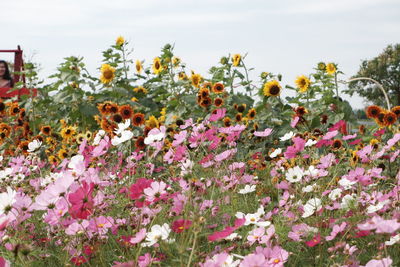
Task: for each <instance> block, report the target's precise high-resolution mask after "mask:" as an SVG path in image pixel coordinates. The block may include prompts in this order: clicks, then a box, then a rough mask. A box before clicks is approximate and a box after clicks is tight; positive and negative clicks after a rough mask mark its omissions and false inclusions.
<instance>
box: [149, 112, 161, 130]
mask: <svg viewBox="0 0 400 267" xmlns="http://www.w3.org/2000/svg"><path fill="white" fill-rule="evenodd" d="M146 126H147V127H150V128H158V127H159V126H160V123H159V122H158V120H157V118H156V117H155V116H153V115H151V116H150V117H149V119H148V120H147V121H146Z"/></svg>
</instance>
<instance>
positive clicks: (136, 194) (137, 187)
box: [129, 178, 153, 208]
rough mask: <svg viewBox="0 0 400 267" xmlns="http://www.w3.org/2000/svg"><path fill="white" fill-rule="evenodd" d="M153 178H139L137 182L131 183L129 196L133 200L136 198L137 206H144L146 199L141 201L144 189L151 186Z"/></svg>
mask: <svg viewBox="0 0 400 267" xmlns="http://www.w3.org/2000/svg"><path fill="white" fill-rule="evenodd" d="M152 182H153V180H150V179H145V178H139V179H138V180H137V181H136V183H135V184H133V185H131V187H130V188H129V192H130V195H129V197H130V198H131V199H132V200H135V206H136V207H138V208H141V207H143V205H144V203H145V202H144V201H141V197H142V196H143V192H144V189H146V188H148V187H150V185H151V183H152Z"/></svg>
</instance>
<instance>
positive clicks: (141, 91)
mask: <svg viewBox="0 0 400 267" xmlns="http://www.w3.org/2000/svg"><path fill="white" fill-rule="evenodd" d="M133 91H134V92H135V93H143V94H147V93H148V91H147V89H146V88H144V87H143V86H139V87H135V88H134V89H133Z"/></svg>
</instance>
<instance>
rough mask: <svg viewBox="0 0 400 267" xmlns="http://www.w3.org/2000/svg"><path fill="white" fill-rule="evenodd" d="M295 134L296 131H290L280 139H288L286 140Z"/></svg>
mask: <svg viewBox="0 0 400 267" xmlns="http://www.w3.org/2000/svg"><path fill="white" fill-rule="evenodd" d="M293 136H294V132H292V131H290V132H288V133H286V134H285V135H284V136H282V137H281V138H279V140H281V141H286V140H289V139H292V137H293Z"/></svg>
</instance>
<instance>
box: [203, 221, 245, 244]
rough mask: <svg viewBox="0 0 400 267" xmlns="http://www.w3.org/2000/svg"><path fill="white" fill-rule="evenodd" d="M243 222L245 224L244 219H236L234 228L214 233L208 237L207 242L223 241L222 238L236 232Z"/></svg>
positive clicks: (230, 227)
mask: <svg viewBox="0 0 400 267" xmlns="http://www.w3.org/2000/svg"><path fill="white" fill-rule="evenodd" d="M245 222H246V219H245V218H242V219H236V220H235V225H234V226H228V227H226V228H225V229H224V230H222V231H219V232H214V233H213V234H211V235H209V236H208V240H209V241H217V240H220V239H224V238H226V237H228V236H230V235H231V234H232V233H233V232H234V231H235V230H237V229H238V228H239V227H240V226H242V225H243V224H244V223H245Z"/></svg>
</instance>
